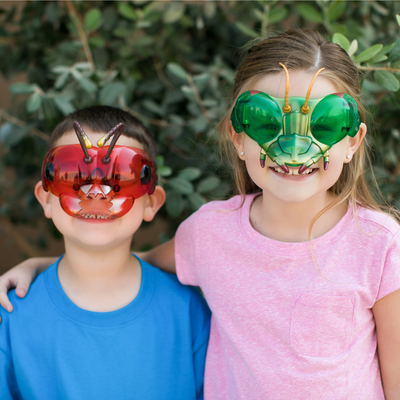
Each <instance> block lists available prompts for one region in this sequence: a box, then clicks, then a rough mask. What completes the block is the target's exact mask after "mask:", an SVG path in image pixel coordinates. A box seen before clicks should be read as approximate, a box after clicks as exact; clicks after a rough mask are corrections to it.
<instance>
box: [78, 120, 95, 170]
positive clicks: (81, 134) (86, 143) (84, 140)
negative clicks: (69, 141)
mask: <svg viewBox="0 0 400 400" xmlns="http://www.w3.org/2000/svg"><path fill="white" fill-rule="evenodd" d="M74 130H75V133H76V136H78V140H79V143H80V145H81V147H82V150H83V153H84V154H85V158H84V159H83V160H84V161H85V163H86V164H90V163H91V162H92V157H90V156H89V153H88V151H87V149H90V148H91V147H92V142H91V141H90V140H89V138H88V137H87V135H86V133H85V131H84V130H83V129H82V127H81V126H80V125H79V122H78V121H74Z"/></svg>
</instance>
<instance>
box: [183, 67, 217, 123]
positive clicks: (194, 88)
mask: <svg viewBox="0 0 400 400" xmlns="http://www.w3.org/2000/svg"><path fill="white" fill-rule="evenodd" d="M186 77H187V80H188V81H189V85H190V87H191V88H192V90H193V94H194V96H195V97H196V100H197V102H198V103H199V106H200V108H201V111H203V114H204V116H205V117H206V118H207V121H208V123H209V124H211V122H212V121H211V118H210V116H209V115H208V112H207V109H206V108H205V107H204V104H203V102H202V100H201V97H200V94H199V91H198V90H197V87H196V85H195V84H194V82H193V78H192V75H190V74H187V76H186Z"/></svg>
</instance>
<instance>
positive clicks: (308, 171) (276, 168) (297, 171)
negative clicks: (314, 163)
mask: <svg viewBox="0 0 400 400" xmlns="http://www.w3.org/2000/svg"><path fill="white" fill-rule="evenodd" d="M274 171H275V172H279V173H280V174H286V172H284V171H283V170H282V168H280V167H274ZM311 172H313V169H312V168H307V169H306V170H305V171H304V172H303V173H302V174H301V175H308V174H311ZM288 175H299V170H298V169H297V168H295V169H292V168H290V169H289V174H288Z"/></svg>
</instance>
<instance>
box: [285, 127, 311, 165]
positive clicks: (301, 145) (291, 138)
mask: <svg viewBox="0 0 400 400" xmlns="http://www.w3.org/2000/svg"><path fill="white" fill-rule="evenodd" d="M278 144H279V147H280V148H281V150H282V152H283V153H286V154H290V158H291V160H292V162H293V163H296V162H298V157H299V155H300V154H304V153H306V152H307V150H308V149H309V148H310V146H311V144H312V139H311V138H310V137H309V136H302V135H298V134H297V133H294V134H292V135H282V136H279V138H278Z"/></svg>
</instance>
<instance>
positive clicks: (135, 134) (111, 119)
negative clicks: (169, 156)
mask: <svg viewBox="0 0 400 400" xmlns="http://www.w3.org/2000/svg"><path fill="white" fill-rule="evenodd" d="M74 121H78V122H79V124H80V125H81V126H82V128H83V129H85V128H89V129H91V130H93V131H94V132H108V131H110V130H111V129H112V128H114V126H115V125H117V124H119V123H120V122H122V123H123V124H125V129H124V131H123V133H122V134H123V135H124V136H127V137H130V138H132V139H136V140H137V141H138V142H139V143H141V144H142V145H143V149H144V151H145V152H146V153H148V154H149V155H150V157H151V159H152V161H153V164H154V167H155V168H157V163H156V142H155V139H154V135H153V133H152V132H151V131H150V130H149V129H147V128H146V127H145V126H144V125H143V124H142V123H141V122H140V121H139V120H138V119H137V118H135V117H134V116H132V115H131V114H129V113H127V112H126V111H123V110H121V109H119V108H116V107H110V106H92V107H87V108H82V109H81V110H78V111H75V112H74V113H72V114H70V115H68V116H66V117H65V118H64V119H63V120H62V121H61V122H60V123H59V124H58V125H57V126H56V127H55V128H54V131H53V133H52V134H51V136H50V140H49V143H48V146H47V150H49V149H51V148H53V147H54V145H55V143H56V142H57V140H59V139H60V138H61V137H62V136H64V135H65V134H66V133H67V132H69V131H74V126H73V123H74ZM117 144H118V142H117Z"/></svg>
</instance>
